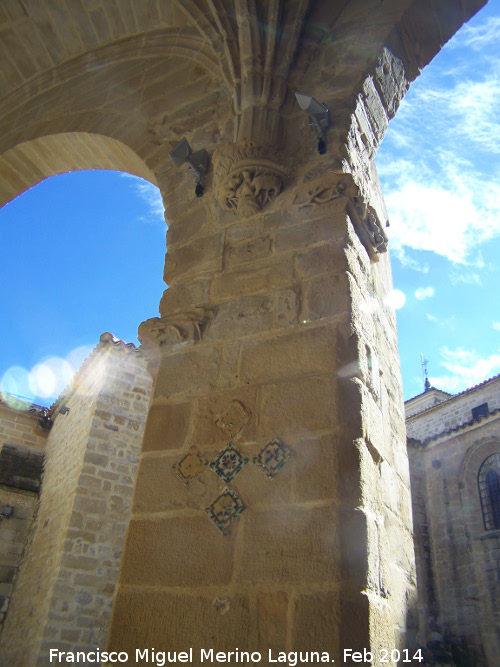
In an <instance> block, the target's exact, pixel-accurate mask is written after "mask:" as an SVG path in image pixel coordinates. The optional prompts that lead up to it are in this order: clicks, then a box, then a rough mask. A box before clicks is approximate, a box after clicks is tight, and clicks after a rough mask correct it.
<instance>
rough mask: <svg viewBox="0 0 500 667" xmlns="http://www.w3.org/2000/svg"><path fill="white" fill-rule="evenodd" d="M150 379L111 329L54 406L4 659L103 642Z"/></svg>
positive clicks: (18, 660)
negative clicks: (110, 333) (40, 483)
mask: <svg viewBox="0 0 500 667" xmlns="http://www.w3.org/2000/svg"><path fill="white" fill-rule="evenodd" d="M150 381H151V378H150V376H149V375H148V374H147V372H146V370H145V361H144V358H143V357H142V355H141V353H139V352H138V351H137V350H136V349H135V348H134V346H129V345H125V344H124V343H122V342H121V341H116V340H114V339H113V338H112V336H110V335H109V334H104V335H103V336H101V342H100V344H99V346H98V347H97V348H96V350H95V351H94V352H93V354H92V355H91V357H90V358H89V359H88V360H87V362H86V363H85V364H84V366H83V367H82V369H81V370H80V372H79V374H78V375H77V376H76V378H75V380H74V383H73V385H72V387H71V388H70V390H69V391H68V392H67V393H66V395H63V397H62V398H61V399H59V401H58V403H56V405H55V407H54V411H53V422H54V424H53V427H52V430H51V432H50V435H49V437H48V441H47V446H46V455H45V464H44V473H43V483H42V491H41V495H40V503H39V507H38V512H37V517H36V522H35V525H34V530H33V533H32V536H31V542H30V544H29V549H28V550H27V553H26V558H25V559H24V561H23V563H22V566H21V571H20V574H19V576H18V578H17V580H16V586H15V592H14V596H13V600H12V605H11V608H10V609H9V614H8V615H7V618H6V622H5V628H4V633H3V635H2V641H1V644H0V657H1V658H2V659H3V664H12V665H21V664H22V665H26V666H28V665H35V664H38V665H45V664H48V657H47V655H48V651H49V650H50V648H51V647H56V648H58V649H60V650H65V649H66V650H67V649H68V648H69V647H87V648H88V647H95V646H103V644H104V642H105V638H106V634H107V629H108V624H109V619H110V615H111V605H112V600H113V593H114V586H115V581H116V578H117V574H118V567H119V563H120V558H121V551H122V547H123V540H124V536H125V531H126V528H127V524H128V520H129V514H130V498H131V495H132V488H133V483H134V477H135V472H136V468H137V462H138V457H139V453H140V449H141V443H142V434H143V429H144V422H145V416H146V412H147V407H148V401H149V391H150Z"/></svg>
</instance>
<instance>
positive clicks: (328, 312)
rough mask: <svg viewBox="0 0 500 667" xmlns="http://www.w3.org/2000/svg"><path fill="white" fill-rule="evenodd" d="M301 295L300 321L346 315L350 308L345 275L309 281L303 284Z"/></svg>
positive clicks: (347, 282) (347, 283)
mask: <svg viewBox="0 0 500 667" xmlns="http://www.w3.org/2000/svg"><path fill="white" fill-rule="evenodd" d="M303 294H304V297H303V308H302V313H301V319H304V320H307V321H315V320H320V319H322V318H324V317H333V316H335V315H339V314H340V313H348V312H350V310H351V307H352V305H351V297H350V290H349V281H348V279H347V276H346V275H345V274H341V275H334V276H324V277H321V278H315V279H313V280H310V281H308V282H307V283H305V284H304V286H303Z"/></svg>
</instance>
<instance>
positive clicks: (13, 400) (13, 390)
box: [0, 366, 34, 410]
mask: <svg viewBox="0 0 500 667" xmlns="http://www.w3.org/2000/svg"><path fill="white" fill-rule="evenodd" d="M0 391H2V392H4V393H5V394H10V396H4V397H3V398H4V400H5V402H6V403H7V405H10V407H12V408H16V409H18V410H23V409H25V410H28V408H29V407H30V404H29V403H28V404H26V403H25V402H24V401H20V400H19V398H17V397H18V396H22V397H23V398H26V399H27V400H28V401H32V400H33V399H34V395H33V393H32V392H31V391H30V384H29V373H28V371H27V370H26V369H25V368H22V366H11V367H10V368H8V369H7V370H6V371H5V373H4V374H3V376H2V379H1V380H0Z"/></svg>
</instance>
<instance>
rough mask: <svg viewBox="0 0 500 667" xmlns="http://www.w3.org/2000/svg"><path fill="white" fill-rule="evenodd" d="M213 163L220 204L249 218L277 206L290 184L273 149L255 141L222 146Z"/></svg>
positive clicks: (216, 193)
mask: <svg viewBox="0 0 500 667" xmlns="http://www.w3.org/2000/svg"><path fill="white" fill-rule="evenodd" d="M212 161H213V165H214V193H215V198H216V200H217V201H218V203H219V204H220V206H221V207H222V208H223V209H224V210H225V211H232V212H234V213H237V214H238V215H240V216H242V217H245V218H247V217H249V216H251V215H254V214H256V213H259V212H260V211H261V210H262V209H263V208H264V206H266V204H268V203H270V202H273V201H274V200H275V199H276V197H277V196H278V195H279V193H280V192H281V191H282V189H283V188H284V186H285V184H286V182H287V180H288V174H287V171H286V169H285V168H284V167H283V166H282V165H280V164H279V163H278V162H276V161H275V160H274V159H273V155H272V151H271V149H269V148H265V147H262V146H258V145H257V144H255V143H254V142H253V141H240V142H238V143H236V144H224V145H221V146H219V147H218V148H217V150H216V151H215V153H214V155H213V159H212Z"/></svg>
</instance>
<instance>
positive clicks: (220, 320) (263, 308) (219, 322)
mask: <svg viewBox="0 0 500 667" xmlns="http://www.w3.org/2000/svg"><path fill="white" fill-rule="evenodd" d="M271 323H272V299H271V297H269V296H247V297H243V298H241V299H236V300H234V301H228V302H226V303H223V304H221V305H220V306H219V307H218V308H217V313H216V315H215V317H213V318H212V320H211V322H210V326H209V327H208V329H207V330H206V331H205V333H204V336H203V339H204V341H206V342H212V341H218V340H227V339H229V340H231V339H235V338H241V337H243V336H253V335H255V334H257V333H260V332H262V331H267V330H269V329H270V328H271Z"/></svg>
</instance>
